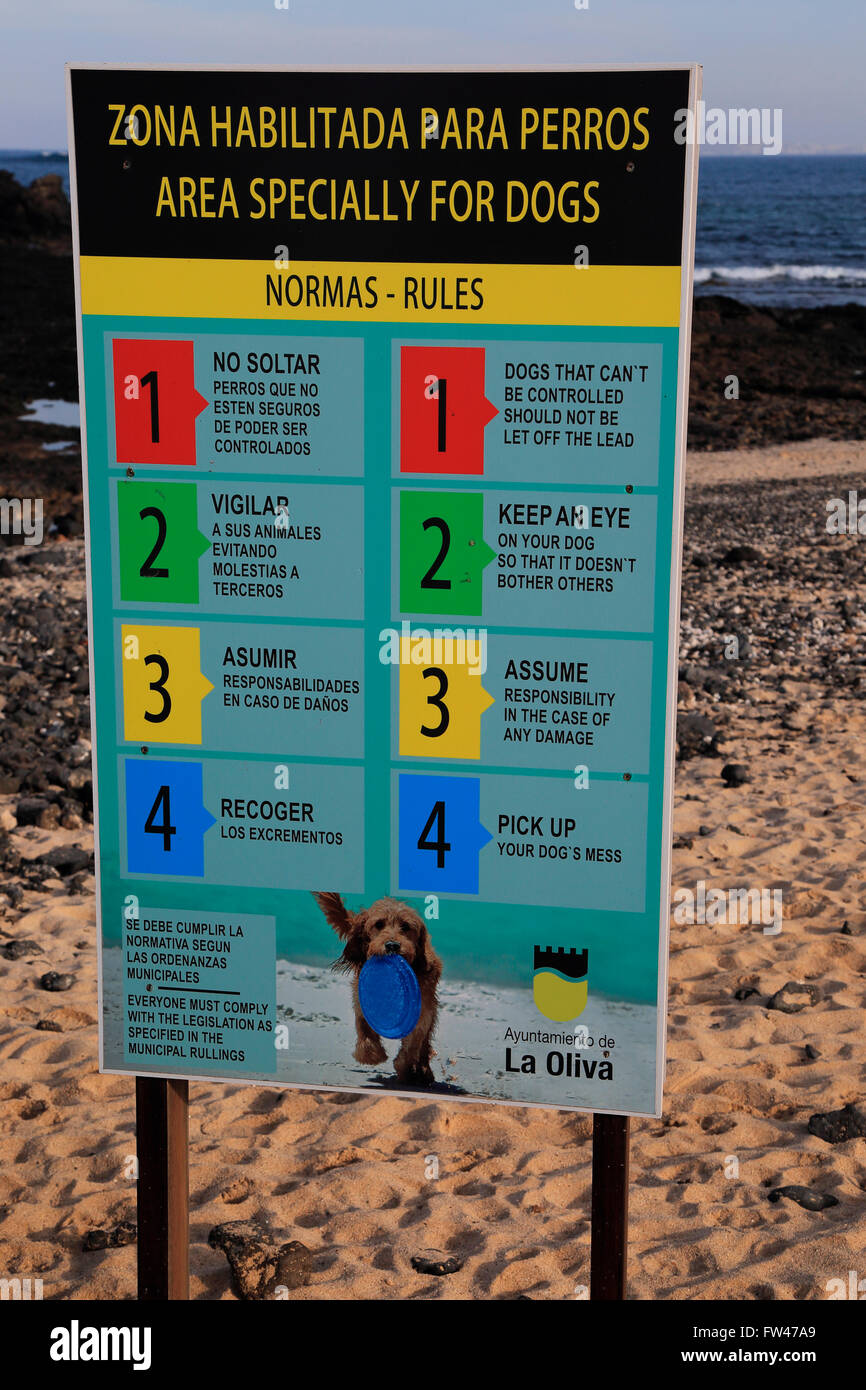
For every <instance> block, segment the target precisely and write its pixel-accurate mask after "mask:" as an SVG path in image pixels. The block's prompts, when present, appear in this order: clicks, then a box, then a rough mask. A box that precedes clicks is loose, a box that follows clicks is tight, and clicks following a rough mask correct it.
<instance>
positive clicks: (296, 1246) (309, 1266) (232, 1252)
mask: <svg viewBox="0 0 866 1390" xmlns="http://www.w3.org/2000/svg"><path fill="white" fill-rule="evenodd" d="M208 1244H209V1245H210V1246H212V1248H213V1249H214V1250H222V1252H223V1254H224V1255H225V1257H226V1259H227V1260H228V1262H229V1267H230V1269H231V1274H232V1288H233V1289H234V1291H235V1293H236V1294H237V1296H238V1298H242V1299H245V1300H247V1301H250V1302H262V1301H264V1300H265V1299H270V1298H273V1297H274V1294H275V1292H276V1290H277V1289H278V1288H280V1287H283V1288H287V1289H300V1288H302V1287H303V1286H304V1285H306V1284H309V1282H310V1276H311V1274H312V1270H313V1257H312V1255H311V1254H310V1251H309V1250H308V1249H307V1247H306V1246H305V1245H302V1244H301V1242H300V1241H299V1240H289V1241H281V1240H280V1239H279V1237H275V1236H274V1234H273V1232H271V1231H269V1230H268V1229H267V1228H266V1227H265V1226H263V1225H261V1224H260V1223H259V1222H258V1221H224V1222H222V1224H221V1225H219V1226H214V1228H213V1230H212V1231H211V1232H210V1235H209V1236H208Z"/></svg>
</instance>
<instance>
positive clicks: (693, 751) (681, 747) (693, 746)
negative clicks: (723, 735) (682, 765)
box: [677, 714, 719, 761]
mask: <svg viewBox="0 0 866 1390" xmlns="http://www.w3.org/2000/svg"><path fill="white" fill-rule="evenodd" d="M718 736H719V730H718V728H717V727H716V725H715V724H714V723H713V721H712V719H708V718H707V716H706V715H705V714H680V715H678V716H677V757H678V758H681V759H682V760H683V761H685V759H686V758H696V757H698V756H702V757H718V749H717V747H716V739H717V738H718Z"/></svg>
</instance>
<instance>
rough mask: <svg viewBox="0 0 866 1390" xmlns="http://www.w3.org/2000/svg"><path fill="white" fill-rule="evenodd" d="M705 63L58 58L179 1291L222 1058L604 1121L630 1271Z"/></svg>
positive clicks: (119, 947)
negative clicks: (191, 1108)
mask: <svg viewBox="0 0 866 1390" xmlns="http://www.w3.org/2000/svg"><path fill="white" fill-rule="evenodd" d="M699 95H700V71H699V69H698V68H696V67H694V66H688V65H685V66H676V65H673V66H669V67H663V66H662V67H655V68H620V69H617V68H609V69H608V68H593V69H580V70H574V69H564V68H553V69H545V70H540V71H537V70H526V71H507V72H502V71H491V70H487V71H464V70H453V71H432V70H417V71H411V72H396V71H390V72H363V71H361V72H342V73H339V72H333V71H325V70H304V71H287V70H284V69H279V68H273V69H267V68H266V69H261V70H258V71H251V70H247V69H225V68H204V67H203V68H193V69H190V70H188V71H181V70H177V69H160V68H147V67H144V68H134V67H130V68H103V67H85V66H81V67H79V66H73V67H72V68H71V69H70V70H69V112H70V150H71V173H72V187H73V228H74V237H75V252H76V293H77V307H78V314H79V365H80V377H81V381H82V389H83V398H82V400H83V417H82V418H83V422H84V427H83V451H84V458H85V471H86V478H85V499H86V510H87V538H88V539H87V545H88V567H89V568H88V576H89V621H90V637H91V662H92V694H93V724H94V746H95V773H96V776H95V788H96V809H97V820H98V829H97V855H98V883H99V915H100V982H101V1008H100V1065H101V1067H102V1068H103V1069H104V1070H106V1071H111V1072H120V1073H126V1074H130V1075H135V1076H136V1077H137V1078H139V1082H138V1085H139V1102H140V1125H141V1133H142V1156H143V1164H142V1172H143V1173H144V1175H145V1176H144V1179H143V1183H144V1188H143V1192H144V1196H143V1198H142V1200H143V1201H144V1202H145V1206H146V1207H147V1211H146V1212H145V1211H144V1210H143V1212H142V1229H143V1230H144V1232H145V1237H146V1239H145V1245H146V1246H147V1247H148V1249H147V1250H143V1251H142V1259H143V1266H144V1267H146V1271H145V1274H144V1275H143V1286H144V1287H145V1288H168V1287H172V1288H174V1289H175V1290H177V1289H179V1288H182V1287H183V1283H184V1278H185V1276H184V1274H183V1272H182V1271H181V1270H180V1267H179V1265H178V1269H177V1272H176V1274H175V1273H173V1272H172V1271H173V1268H174V1266H173V1263H172V1262H173V1260H174V1256H171V1254H170V1255H169V1258H167V1259H164V1260H162V1263H161V1265H160V1267H159V1269H158V1270H157V1269H155V1263H154V1257H153V1253H152V1252H153V1246H152V1237H153V1232H154V1231H157V1232H161V1231H162V1230H163V1229H165V1230H166V1231H168V1232H169V1236H168V1241H169V1251H171V1250H172V1249H173V1248H174V1247H173V1245H172V1237H171V1232H172V1231H174V1230H178V1231H179V1230H180V1226H181V1224H182V1220H181V1215H180V1213H181V1210H182V1207H183V1201H184V1198H183V1192H182V1190H181V1187H180V1186H178V1187H175V1186H174V1185H173V1183H172V1180H171V1176H170V1173H171V1163H170V1162H169V1164H168V1172H169V1177H166V1176H165V1173H166V1167H165V1163H166V1158H165V1156H167V1157H168V1159H169V1160H170V1158H171V1155H172V1154H173V1153H180V1152H181V1150H182V1148H183V1143H184V1141H183V1137H182V1136H183V1132H184V1124H185V1108H184V1106H185V1101H183V1097H182V1096H181V1092H180V1091H179V1090H178V1089H177V1087H178V1086H181V1085H182V1084H183V1083H185V1082H186V1081H187V1080H188V1079H189V1078H193V1077H204V1078H209V1079H212V1080H222V1081H228V1082H233V1083H236V1082H238V1081H248V1082H252V1083H257V1084H267V1085H273V1086H299V1087H316V1088H327V1089H335V1088H337V1089H348V1090H366V1091H370V1092H379V1093H381V1091H382V1090H383V1089H387V1090H391V1091H395V1092H397V1093H400V1094H406V1095H417V1094H418V1092H419V1091H421V1092H423V1093H425V1094H427V1095H432V1096H441V1097H443V1098H448V1099H453V1100H455V1101H461V1100H467V1101H484V1102H489V1103H495V1104H506V1105H539V1106H553V1107H559V1108H565V1109H573V1110H582V1111H585V1112H589V1113H593V1114H594V1115H595V1117H596V1118H595V1143H594V1170H595V1176H596V1182H595V1184H594V1212H595V1220H594V1223H593V1252H594V1257H595V1261H596V1266H597V1267H596V1270H595V1272H594V1277H593V1297H606V1298H609V1297H614V1296H621V1295H622V1291H623V1288H624V1279H625V1227H626V1207H625V1201H626V1170H627V1124H628V1121H627V1117H628V1116H630V1115H658V1114H659V1113H660V1111H661V1100H662V1079H663V1075H664V1034H665V1015H666V990H667V954H668V953H667V937H668V916H669V874H670V850H671V806H672V787H673V757H674V741H675V703H676V701H675V691H676V672H677V660H676V655H677V650H676V649H677V625H678V601H679V575H680V557H681V548H682V499H683V476H684V456H685V435H686V399H687V379H688V355H689V333H690V306H691V292H692V263H693V254H694V252H693V244H694V217H695V198H696V173H697V171H696V147H695V146H694V145H693V144H688V143H687V142H686V136H685V134H684V132H686V131H687V130H688V128H689V127H688V122H687V121H686V119H685V117H686V116H687V114H688V112H689V111H694V109H695V106H696V102H697V100H698V97H699ZM335 956H337V957H338V959H337V963H336V965H337V968H336V969H334V968H333V963H334V958H335ZM163 1082H167V1083H169V1084H168V1087H167V1088H165V1087H163V1086H162V1083H163ZM151 1084H152V1085H154V1086H157V1087H158V1089H156V1090H151V1089H150V1086H151ZM173 1088H174V1089H173ZM182 1101H183V1103H182ZM148 1194H151V1195H148ZM152 1204H153V1210H155V1211H156V1212H157V1215H156V1216H155V1217H154V1219H153V1220H150V1218H149V1216H148V1213H151V1214H152ZM184 1219H185V1218H184ZM158 1239H159V1241H161V1240H162V1236H161V1235H160V1236H159V1238H158ZM599 1242H601V1243H600V1244H599ZM148 1250H150V1252H151V1253H148ZM160 1258H161V1257H160ZM156 1263H157V1264H159V1261H156ZM163 1266H164V1267H163ZM166 1270H167V1271H168V1272H166ZM169 1296H171V1295H169Z"/></svg>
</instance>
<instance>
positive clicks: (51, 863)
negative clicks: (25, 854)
mask: <svg viewBox="0 0 866 1390" xmlns="http://www.w3.org/2000/svg"><path fill="white" fill-rule="evenodd" d="M36 862H37V864H45V865H46V866H47V867H48V868H50V869H56V870H57V872H58V873H59V875H60V877H61V878H65V877H66V875H67V874H75V873H78V871H79V870H80V869H87V868H89V867H90V865H91V863H92V862H93V858H92V855H90V854H88V852H87V850H86V849H79V847H78V846H77V845H56V846H55V848H54V849H49V850H47V851H46V853H45V854H40V855H38V856H37V859H36Z"/></svg>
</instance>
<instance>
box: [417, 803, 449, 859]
mask: <svg viewBox="0 0 866 1390" xmlns="http://www.w3.org/2000/svg"><path fill="white" fill-rule="evenodd" d="M434 825H435V827H436V834H437V839H435V840H428V839H427V834H428V832H429V831H430V830H432V829H433V827H434ZM417 847H418V849H429V850H433V851H434V852H435V855H436V868H437V869H444V868H445V855H446V853H447V851H448V850H449V849H450V848H451V845H450V844H449V843H448V841H447V840H446V839H445V802H444V801H437V802H435V803H434V805H433V810H432V811H431V812H430V815H429V816H428V817H427V824H426V825H425V826H424V829H423V830H422V831H421V834H420V835H419V836H418V841H417Z"/></svg>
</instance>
